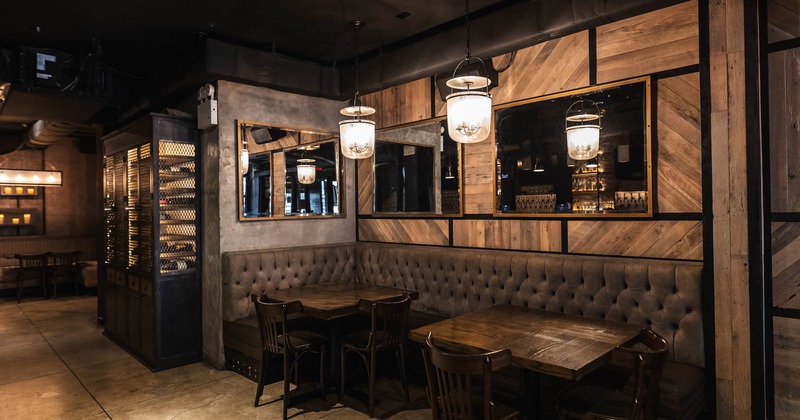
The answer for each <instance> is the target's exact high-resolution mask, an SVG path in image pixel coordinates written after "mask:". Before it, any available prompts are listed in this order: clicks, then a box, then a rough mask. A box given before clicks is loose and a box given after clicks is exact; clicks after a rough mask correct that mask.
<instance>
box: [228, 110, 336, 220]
mask: <svg viewBox="0 0 800 420" xmlns="http://www.w3.org/2000/svg"><path fill="white" fill-rule="evenodd" d="M237 129H238V131H237V156H238V157H239V158H238V159H237V170H238V172H239V174H240V176H239V220H264V219H270V218H275V217H285V216H294V215H308V216H338V215H340V214H342V213H343V209H342V206H341V203H340V201H341V191H340V188H339V186H340V185H341V184H340V182H342V180H343V179H344V177H343V175H342V174H343V172H342V167H343V165H342V164H340V160H339V153H338V150H339V149H338V148H337V144H338V143H337V142H336V139H335V138H333V137H332V134H331V133H326V132H319V131H313V130H301V129H294V128H286V127H279V126H274V125H270V124H263V123H257V122H251V121H243V120H240V121H237ZM303 155H305V156H303ZM303 158H306V159H308V160H313V161H314V162H313V165H314V166H313V167H312V166H311V165H304V163H308V162H297V161H298V160H301V159H303ZM298 163H299V165H300V171H301V173H302V172H303V171H304V170H305V171H307V172H308V171H312V168H313V171H312V172H311V173H312V174H313V175H314V176H315V178H316V179H315V182H310V183H309V184H304V183H301V182H300V180H301V179H300V178H299V177H298V173H297V170H298ZM309 179H310V178H303V179H302V180H303V181H304V182H305V181H308V180H309ZM301 197H302V198H301Z"/></svg>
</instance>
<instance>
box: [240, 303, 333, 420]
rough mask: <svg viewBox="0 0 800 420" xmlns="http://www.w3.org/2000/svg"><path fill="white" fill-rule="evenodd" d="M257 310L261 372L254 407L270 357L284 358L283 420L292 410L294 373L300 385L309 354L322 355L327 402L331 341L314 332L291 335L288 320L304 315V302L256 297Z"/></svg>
mask: <svg viewBox="0 0 800 420" xmlns="http://www.w3.org/2000/svg"><path fill="white" fill-rule="evenodd" d="M253 303H255V306H256V318H257V319H258V327H259V331H260V333H261V367H260V369H259V372H258V387H257V389H256V400H255V403H254V404H253V406H255V407H258V400H259V399H260V398H261V395H262V394H263V393H264V385H265V380H266V370H267V365H268V363H269V359H270V354H279V355H283V397H282V399H283V418H284V419H286V414H287V410H288V406H289V383H290V381H291V376H292V372H294V374H295V383H297V382H298V379H297V378H298V373H297V369H298V362H299V360H300V358H301V357H303V356H304V355H306V354H307V353H319V382H320V390H321V392H322V397H323V398H325V342H326V341H327V338H326V337H325V336H323V335H321V334H317V333H315V332H312V331H299V330H298V331H289V329H288V328H287V317H288V316H290V315H292V314H299V313H302V312H303V304H302V303H300V301H292V302H279V301H275V300H272V299H270V298H268V297H267V295H266V294H265V293H262V294H261V296H259V297H257V298H256V297H255V295H254V296H253Z"/></svg>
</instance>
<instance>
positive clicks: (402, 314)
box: [339, 294, 411, 417]
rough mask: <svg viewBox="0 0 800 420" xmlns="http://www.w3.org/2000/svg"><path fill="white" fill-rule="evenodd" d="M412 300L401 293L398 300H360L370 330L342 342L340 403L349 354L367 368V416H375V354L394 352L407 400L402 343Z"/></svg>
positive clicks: (361, 309) (405, 334)
mask: <svg viewBox="0 0 800 420" xmlns="http://www.w3.org/2000/svg"><path fill="white" fill-rule="evenodd" d="M410 306H411V297H410V296H409V295H408V294H404V295H403V297H402V298H401V299H399V300H394V301H371V300H366V299H361V300H359V302H358V309H359V311H361V312H363V313H366V314H369V316H370V329H369V331H360V332H356V333H353V334H350V335H348V336H347V337H345V338H344V339H343V340H342V347H341V352H340V354H341V359H342V360H341V384H340V388H339V401H341V400H342V398H343V397H344V389H345V374H346V372H347V370H346V369H345V359H346V357H347V354H348V353H355V354H357V355H358V356H359V357H360V358H361V361H363V362H364V366H365V367H366V369H367V376H368V384H369V395H368V400H369V401H368V403H367V410H368V413H369V416H370V417H373V415H374V413H375V376H376V362H377V354H378V352H386V351H394V353H395V358H396V360H397V366H398V368H399V369H400V376H401V378H402V380H403V391H404V392H405V398H406V401H410V397H409V393H408V381H407V379H406V361H405V360H406V357H405V349H404V347H405V341H406V336H407V335H408V310H409V308H410Z"/></svg>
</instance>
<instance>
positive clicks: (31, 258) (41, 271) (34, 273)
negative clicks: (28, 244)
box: [14, 253, 47, 302]
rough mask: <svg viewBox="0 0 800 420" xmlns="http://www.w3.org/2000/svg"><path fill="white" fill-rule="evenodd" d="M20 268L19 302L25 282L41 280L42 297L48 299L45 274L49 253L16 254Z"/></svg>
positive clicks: (18, 276)
mask: <svg viewBox="0 0 800 420" xmlns="http://www.w3.org/2000/svg"><path fill="white" fill-rule="evenodd" d="M14 258H16V259H17V261H18V265H19V267H18V268H17V302H19V301H20V299H22V289H23V283H24V282H25V280H39V286H41V288H42V296H43V297H45V298H47V285H46V282H45V272H46V271H47V253H43V254H15V255H14Z"/></svg>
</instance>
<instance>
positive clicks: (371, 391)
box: [369, 351, 376, 418]
mask: <svg viewBox="0 0 800 420" xmlns="http://www.w3.org/2000/svg"><path fill="white" fill-rule="evenodd" d="M375 359H376V357H375V352H374V351H372V352H370V358H369V416H370V418H371V417H375V370H376V369H375Z"/></svg>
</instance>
